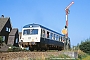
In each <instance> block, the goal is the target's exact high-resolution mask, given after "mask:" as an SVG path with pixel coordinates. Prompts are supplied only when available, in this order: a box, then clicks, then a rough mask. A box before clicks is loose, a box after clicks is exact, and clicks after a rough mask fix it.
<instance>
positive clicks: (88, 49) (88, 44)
mask: <svg viewBox="0 0 90 60" xmlns="http://www.w3.org/2000/svg"><path fill="white" fill-rule="evenodd" d="M79 48H80V50H82V51H83V52H85V53H87V54H90V39H87V40H86V41H85V42H82V43H81V44H80V45H79Z"/></svg>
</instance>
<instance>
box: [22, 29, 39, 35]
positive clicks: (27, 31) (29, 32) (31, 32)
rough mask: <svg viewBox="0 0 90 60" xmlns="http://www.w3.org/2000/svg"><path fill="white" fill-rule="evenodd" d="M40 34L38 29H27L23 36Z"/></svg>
mask: <svg viewBox="0 0 90 60" xmlns="http://www.w3.org/2000/svg"><path fill="white" fill-rule="evenodd" d="M35 34H38V29H25V30H23V35H35Z"/></svg>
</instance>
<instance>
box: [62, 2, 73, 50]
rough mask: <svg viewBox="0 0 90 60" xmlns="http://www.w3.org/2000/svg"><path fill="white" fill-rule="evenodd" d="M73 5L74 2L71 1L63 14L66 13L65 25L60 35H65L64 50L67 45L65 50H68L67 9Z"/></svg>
mask: <svg viewBox="0 0 90 60" xmlns="http://www.w3.org/2000/svg"><path fill="white" fill-rule="evenodd" d="M73 4H74V2H73V1H72V2H71V3H70V4H69V5H68V6H67V7H66V8H65V12H66V25H65V28H64V29H63V30H62V33H63V34H64V35H65V37H66V43H65V41H64V48H65V47H66V46H65V44H67V47H66V48H67V49H68V14H69V8H70V7H71V6H72V5H73Z"/></svg>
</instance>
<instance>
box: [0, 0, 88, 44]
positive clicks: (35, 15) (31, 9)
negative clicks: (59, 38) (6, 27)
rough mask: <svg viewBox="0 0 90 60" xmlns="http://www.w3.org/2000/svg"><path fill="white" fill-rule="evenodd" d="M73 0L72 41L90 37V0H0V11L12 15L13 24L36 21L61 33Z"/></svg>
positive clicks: (18, 26)
mask: <svg viewBox="0 0 90 60" xmlns="http://www.w3.org/2000/svg"><path fill="white" fill-rule="evenodd" d="M72 1H74V4H73V5H72V6H71V7H70V9H69V10H70V13H69V15H68V35H69V37H70V41H71V45H72V46H73V45H77V44H78V43H81V41H84V40H85V39H87V38H89V37H90V27H89V26H90V15H89V14H90V0H0V15H2V14H3V15H4V16H5V17H10V19H11V23H12V27H13V28H18V29H19V31H20V32H21V30H22V27H23V26H25V25H27V24H31V23H37V24H40V25H43V26H45V27H47V28H50V29H52V30H54V31H57V32H59V33H61V31H62V29H63V28H64V26H65V24H66V20H65V19H66V18H65V15H66V13H65V8H66V7H67V6H68V5H69V4H70V3H71V2H72Z"/></svg>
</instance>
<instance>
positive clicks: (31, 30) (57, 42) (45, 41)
mask: <svg viewBox="0 0 90 60" xmlns="http://www.w3.org/2000/svg"><path fill="white" fill-rule="evenodd" d="M63 40H65V36H64V35H62V34H60V33H58V32H56V31H53V30H51V29H49V28H47V27H44V26H42V25H39V24H28V25H25V26H24V27H23V29H22V39H21V42H22V47H29V50H31V51H33V50H37V51H38V50H41V51H42V50H45V51H46V50H63V49H64V42H63Z"/></svg>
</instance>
